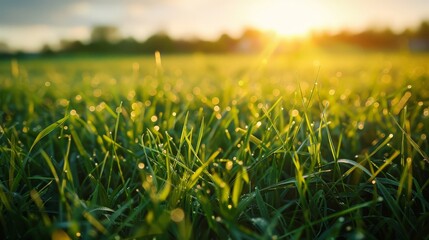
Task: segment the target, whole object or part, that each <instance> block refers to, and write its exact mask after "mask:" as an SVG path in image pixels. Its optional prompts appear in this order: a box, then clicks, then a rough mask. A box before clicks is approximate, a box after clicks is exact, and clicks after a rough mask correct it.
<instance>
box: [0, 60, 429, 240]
mask: <svg viewBox="0 0 429 240" xmlns="http://www.w3.org/2000/svg"><path fill="white" fill-rule="evenodd" d="M427 84H429V55H425V54H411V53H349V54H345V53H339V52H338V53H330V54H328V53H326V52H314V53H311V52H310V53H304V52H302V53H298V52H296V53H294V52H291V53H290V54H282V55H276V54H271V53H270V52H266V53H263V54H261V55H204V54H192V55H166V56H164V55H161V56H159V55H155V56H152V55H150V56H149V55H148V56H132V57H118V56H116V57H83V56H82V57H62V58H61V57H57V58H45V59H26V60H25V59H24V60H20V59H18V60H11V61H6V60H2V61H1V62H0V118H1V121H0V213H1V214H0V225H1V228H0V238H2V239H19V238H25V239H49V238H52V239H55V240H57V239H58V240H59V239H69V238H71V239H134V238H143V239H146V238H148V239H152V238H156V239H228V238H231V239H290V238H292V239H315V238H318V239H328V238H337V237H340V238H341V237H342V238H349V239H364V238H365V239H372V238H384V239H395V238H397V239H409V238H413V239H419V238H424V237H427V235H428V234H429V230H428V228H427V226H428V225H429V202H428V197H427V196H429V158H428V154H429V145H428V140H427V134H428V133H429V88H428V87H427Z"/></svg>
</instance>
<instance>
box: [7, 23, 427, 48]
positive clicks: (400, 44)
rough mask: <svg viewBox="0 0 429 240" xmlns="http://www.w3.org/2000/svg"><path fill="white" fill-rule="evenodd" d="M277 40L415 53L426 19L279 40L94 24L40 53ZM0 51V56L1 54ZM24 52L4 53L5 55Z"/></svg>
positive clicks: (252, 33) (254, 34) (251, 32)
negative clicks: (80, 36) (141, 32)
mask: <svg viewBox="0 0 429 240" xmlns="http://www.w3.org/2000/svg"><path fill="white" fill-rule="evenodd" d="M273 39H275V41H276V51H277V52H290V51H299V50H302V48H305V47H308V44H302V43H303V42H306V43H311V45H312V46H315V47H319V48H325V49H336V48H338V49H344V47H345V46H346V47H347V49H350V48H354V49H359V50H388V51H391V50H392V51H396V50H407V51H414V52H426V51H429V21H422V22H421V23H420V24H419V25H418V26H417V27H415V28H413V29H405V30H403V31H402V32H394V31H392V30H391V29H389V28H386V29H378V30H376V29H367V30H364V31H362V32H351V31H348V30H343V31H340V32H334V33H333V32H329V31H319V32H313V33H312V34H311V35H310V36H309V37H308V38H306V39H305V40H304V39H294V40H291V39H281V38H277V37H276V36H275V34H274V33H270V32H263V31H260V30H257V29H246V30H244V31H243V33H242V34H241V36H239V37H235V38H234V37H231V36H230V35H228V34H222V35H221V36H220V37H219V38H218V39H216V40H212V41H208V40H201V39H186V40H185V39H173V38H172V37H170V36H169V35H168V34H167V33H165V32H158V33H156V34H153V35H152V36H150V37H149V38H147V39H146V40H144V41H138V40H136V39H134V38H132V37H125V38H123V37H122V36H121V34H120V30H119V29H118V28H116V27H114V26H96V27H94V28H93V29H92V32H91V37H90V39H89V40H88V41H85V42H83V41H79V40H70V39H67V40H61V41H60V42H59V43H58V44H57V45H56V46H50V45H44V46H43V47H42V49H41V50H40V52H39V54H42V55H61V54H64V55H69V54H152V53H153V52H155V51H160V52H162V53H190V52H205V53H229V52H244V53H247V52H259V51H261V50H263V49H264V48H266V46H267V44H268V43H270V42H272V41H273ZM1 54H2V53H1V51H0V55H1ZM5 54H6V55H16V54H18V55H19V54H25V53H22V52H21V53H20V52H18V53H10V52H9V53H6V52H4V53H3V56H4V55H5Z"/></svg>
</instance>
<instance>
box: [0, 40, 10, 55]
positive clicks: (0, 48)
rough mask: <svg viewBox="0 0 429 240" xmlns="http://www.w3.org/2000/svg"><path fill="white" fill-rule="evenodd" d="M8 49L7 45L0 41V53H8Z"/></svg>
mask: <svg viewBox="0 0 429 240" xmlns="http://www.w3.org/2000/svg"><path fill="white" fill-rule="evenodd" d="M9 51H10V49H9V46H8V45H7V44H6V43H5V42H0V53H8V52H9Z"/></svg>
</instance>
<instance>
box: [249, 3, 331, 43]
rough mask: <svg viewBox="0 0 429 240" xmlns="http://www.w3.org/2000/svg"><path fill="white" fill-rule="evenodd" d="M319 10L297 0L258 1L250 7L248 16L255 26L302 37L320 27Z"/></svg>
mask: <svg viewBox="0 0 429 240" xmlns="http://www.w3.org/2000/svg"><path fill="white" fill-rule="evenodd" d="M320 10H321V8H317V10H316V8H314V6H313V7H309V6H308V5H306V4H305V3H303V2H297V1H294V2H286V1H269V2H268V1H264V2H262V1H260V2H257V3H255V4H254V5H252V7H251V8H250V10H249V18H250V21H251V22H252V24H253V25H254V26H255V27H257V28H260V29H263V30H266V31H272V32H274V33H276V34H278V35H280V36H284V37H302V36H305V35H307V34H309V33H310V32H311V31H312V30H314V29H318V28H320V27H321V26H320V22H321V21H320V20H321V18H322V17H323V13H322V12H320Z"/></svg>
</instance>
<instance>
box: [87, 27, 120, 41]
mask: <svg viewBox="0 0 429 240" xmlns="http://www.w3.org/2000/svg"><path fill="white" fill-rule="evenodd" d="M120 39H121V34H120V33H119V30H118V28H117V27H114V26H95V27H94V28H93V29H92V32H91V42H92V43H100V42H104V43H114V42H117V41H119V40H120Z"/></svg>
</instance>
